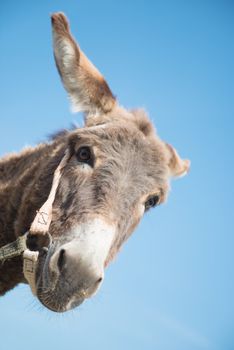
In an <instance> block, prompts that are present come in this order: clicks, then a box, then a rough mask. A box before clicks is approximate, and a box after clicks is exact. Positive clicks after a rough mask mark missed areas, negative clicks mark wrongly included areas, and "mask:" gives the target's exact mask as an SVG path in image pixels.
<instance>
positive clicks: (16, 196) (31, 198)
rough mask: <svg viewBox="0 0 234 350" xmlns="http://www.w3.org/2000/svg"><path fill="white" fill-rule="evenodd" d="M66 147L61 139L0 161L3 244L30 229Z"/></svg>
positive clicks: (0, 218)
mask: <svg viewBox="0 0 234 350" xmlns="http://www.w3.org/2000/svg"><path fill="white" fill-rule="evenodd" d="M64 147H65V145H64V142H63V141H62V140H61V139H60V141H54V142H52V143H49V144H48V143H47V144H41V145H39V146H37V147H35V148H27V149H25V150H24V151H22V152H20V153H19V154H11V155H9V156H6V157H4V158H2V159H1V160H0V246H1V245H4V244H6V243H9V242H11V241H13V240H15V239H16V237H18V236H19V235H22V234H23V233H25V232H26V231H27V230H28V229H29V227H30V224H31V222H32V221H33V218H34V216H35V212H36V210H37V209H38V208H40V206H41V205H42V204H43V202H44V201H45V200H46V198H47V196H48V193H49V191H50V187H51V183H52V179H53V172H54V170H55V168H56V166H57V165H58V162H59V160H60V158H61V157H62V153H63V152H64Z"/></svg>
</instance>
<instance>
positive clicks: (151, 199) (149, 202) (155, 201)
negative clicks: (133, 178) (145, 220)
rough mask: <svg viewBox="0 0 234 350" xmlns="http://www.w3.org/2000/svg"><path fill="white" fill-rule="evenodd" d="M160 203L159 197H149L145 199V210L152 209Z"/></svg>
mask: <svg viewBox="0 0 234 350" xmlns="http://www.w3.org/2000/svg"><path fill="white" fill-rule="evenodd" d="M159 202H160V197H159V196H157V195H156V196H151V197H149V198H148V199H147V201H146V202H145V210H148V209H150V208H152V207H156V205H158V204H159Z"/></svg>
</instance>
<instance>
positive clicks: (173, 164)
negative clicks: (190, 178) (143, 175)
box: [166, 144, 190, 177]
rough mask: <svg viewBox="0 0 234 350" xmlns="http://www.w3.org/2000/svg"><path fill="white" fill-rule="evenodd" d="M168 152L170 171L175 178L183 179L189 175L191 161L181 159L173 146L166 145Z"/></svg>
mask: <svg viewBox="0 0 234 350" xmlns="http://www.w3.org/2000/svg"><path fill="white" fill-rule="evenodd" d="M166 147H167V150H168V151H169V161H168V166H169V171H170V175H171V176H173V177H181V176H184V175H186V174H187V173H188V171H189V168H190V160H188V159H185V160H183V159H181V158H180V156H179V154H178V153H177V151H176V150H175V148H173V147H172V146H171V145H169V144H166Z"/></svg>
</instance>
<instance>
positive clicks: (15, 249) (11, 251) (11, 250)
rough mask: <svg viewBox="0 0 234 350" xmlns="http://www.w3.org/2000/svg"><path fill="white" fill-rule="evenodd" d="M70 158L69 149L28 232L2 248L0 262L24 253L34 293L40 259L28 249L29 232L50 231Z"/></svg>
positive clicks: (26, 274)
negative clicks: (61, 180) (63, 175)
mask: <svg viewBox="0 0 234 350" xmlns="http://www.w3.org/2000/svg"><path fill="white" fill-rule="evenodd" d="M68 160H69V151H68V149H67V150H66V151H65V154H64V156H63V158H62V160H61V161H60V163H59V165H58V167H57V168H56V170H55V172H54V176H53V182H52V186H51V190H50V193H49V196H48V198H47V200H46V202H45V203H44V204H43V205H42V207H41V208H40V209H39V210H38V211H37V214H36V216H35V218H34V220H33V222H32V224H31V226H30V229H29V232H26V233H25V234H24V235H23V236H20V237H18V238H17V239H16V240H15V241H14V242H11V243H9V244H7V245H5V246H3V247H1V248H0V262H1V261H2V262H4V261H5V260H8V259H11V258H13V257H15V256H18V255H21V254H22V253H23V259H24V263H23V272H24V277H25V278H26V280H27V281H28V283H29V285H30V287H31V290H32V293H33V294H36V283H35V272H36V267H37V260H38V255H39V252H38V251H31V250H29V249H27V245H26V239H27V235H28V233H30V234H31V235H35V234H41V235H45V234H46V233H48V231H49V226H50V223H51V220H52V209H53V202H54V199H55V195H56V192H57V188H58V185H59V181H60V179H61V175H62V170H63V168H64V167H65V165H66V164H67V162H68Z"/></svg>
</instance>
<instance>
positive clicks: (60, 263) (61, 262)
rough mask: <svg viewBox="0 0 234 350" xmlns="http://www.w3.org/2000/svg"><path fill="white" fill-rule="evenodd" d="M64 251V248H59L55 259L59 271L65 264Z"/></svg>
mask: <svg viewBox="0 0 234 350" xmlns="http://www.w3.org/2000/svg"><path fill="white" fill-rule="evenodd" d="M65 252H66V251H65V249H61V250H60V252H59V257H58V261H57V265H58V268H59V271H61V270H62V268H63V267H64V265H65V260H66V254H65Z"/></svg>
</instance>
